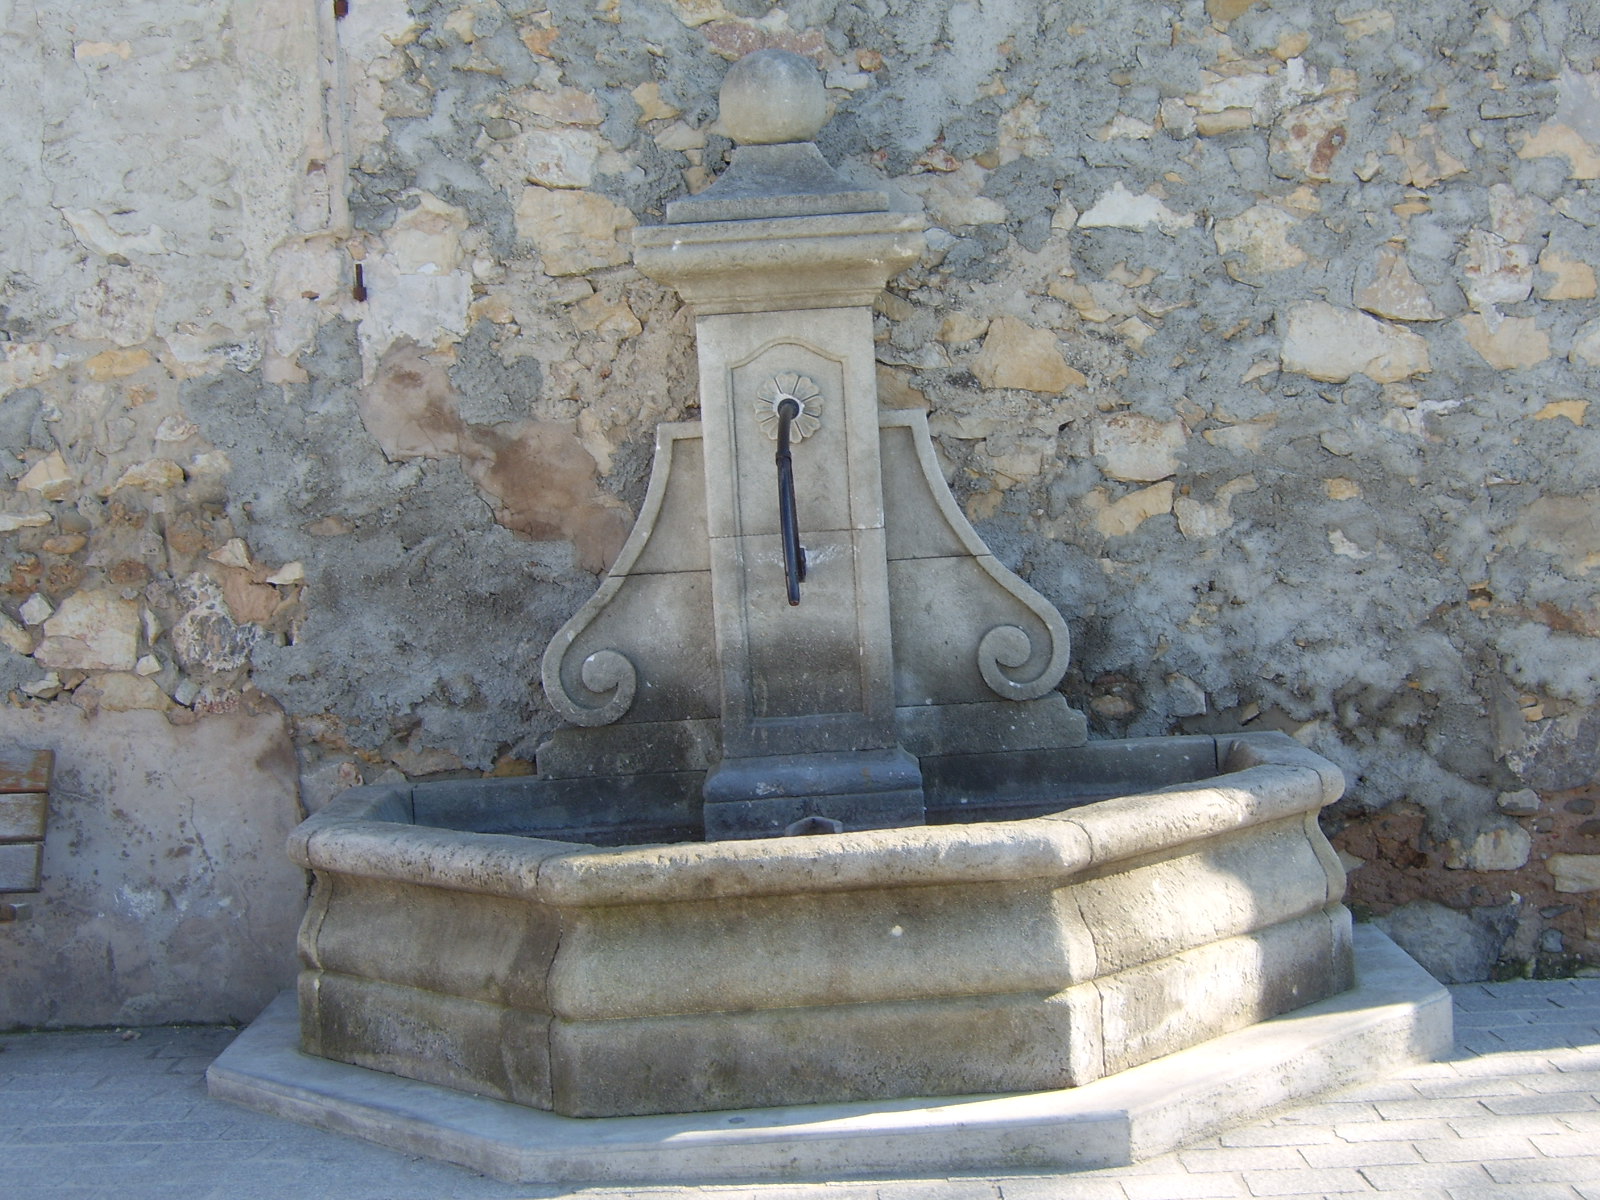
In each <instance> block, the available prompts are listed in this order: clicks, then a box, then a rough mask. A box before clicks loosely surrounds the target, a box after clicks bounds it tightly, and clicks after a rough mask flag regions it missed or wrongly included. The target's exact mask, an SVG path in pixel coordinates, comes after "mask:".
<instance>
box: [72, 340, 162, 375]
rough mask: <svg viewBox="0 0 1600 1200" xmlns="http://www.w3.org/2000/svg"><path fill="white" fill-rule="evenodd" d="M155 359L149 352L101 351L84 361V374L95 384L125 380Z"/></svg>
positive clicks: (140, 350) (141, 350) (138, 350)
mask: <svg viewBox="0 0 1600 1200" xmlns="http://www.w3.org/2000/svg"><path fill="white" fill-rule="evenodd" d="M154 361H155V359H154V358H153V357H151V354H150V351H148V350H145V349H142V348H141V349H137V350H102V351H101V352H100V353H99V354H96V355H94V356H93V357H92V358H89V359H87V360H85V362H84V364H83V370H84V374H86V375H87V376H88V377H89V378H90V379H92V380H93V381H94V382H96V383H105V382H107V381H108V380H112V379H126V378H127V377H128V376H130V375H137V374H138V373H139V372H140V371H142V370H144V369H145V368H146V367H148V366H149V365H150V364H151V363H153V362H154Z"/></svg>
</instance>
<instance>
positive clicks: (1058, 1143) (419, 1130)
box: [206, 926, 1453, 1184]
mask: <svg viewBox="0 0 1600 1200" xmlns="http://www.w3.org/2000/svg"><path fill="white" fill-rule="evenodd" d="M1355 949H1356V980H1357V982H1356V986H1355V988H1353V989H1352V990H1350V991H1348V992H1345V993H1342V994H1341V995H1338V996H1334V997H1331V998H1330V999H1327V1000H1323V1001H1319V1002H1318V1003H1316V1004H1312V1005H1308V1006H1307V1007H1305V1008H1302V1009H1299V1010H1297V1011H1295V1012H1292V1013H1289V1014H1286V1015H1285V1016H1282V1017H1277V1018H1274V1019H1273V1020H1270V1021H1264V1022H1262V1023H1261V1024H1258V1025H1254V1026H1251V1027H1250V1028H1248V1029H1243V1030H1239V1031H1237V1032H1235V1033H1230V1034H1227V1035H1225V1036H1223V1037H1220V1038H1217V1039H1215V1040H1213V1041H1210V1042H1206V1043H1203V1044H1202V1045H1199V1046H1195V1047H1192V1048H1190V1049H1188V1050H1183V1051H1180V1052H1179V1053H1177V1054H1173V1055H1170V1056H1168V1057H1166V1058H1163V1059H1158V1060H1156V1061H1154V1062H1150V1063H1146V1064H1144V1065H1143V1066H1139V1067H1135V1068H1133V1069H1132V1070H1129V1071H1124V1072H1122V1073H1121V1074H1118V1075H1113V1076H1110V1077H1108V1078H1105V1079H1102V1080H1099V1081H1097V1082H1095V1083H1091V1084H1087V1085H1085V1086H1083V1087H1079V1088H1072V1089H1067V1090H1064V1091H1054V1092H1039V1093H1033V1094H1029V1095H1011V1096H982V1097H975V1098H970V1099H960V1098H958V1099H940V1100H937V1101H932V1102H929V1101H921V1100H900V1101H890V1102H871V1103H855V1104H822V1105H811V1106H803V1107H791V1108H771V1109H752V1110H747V1111H743V1112H715V1113H696V1114H687V1115H677V1116H655V1117H605V1118H572V1117H559V1116H556V1115H554V1114H552V1113H547V1112H540V1111H538V1110H535V1109H529V1108H522V1107H520V1106H518V1105H515V1104H507V1103H504V1102H502V1101H498V1100H488V1099H484V1098H482V1097H477V1096H469V1095H466V1094H464V1093H461V1092H453V1091H450V1090H448V1089H445V1088H440V1087H435V1086H433V1085H431V1084H426V1083H419V1082H417V1081H415V1080H411V1079H402V1078H400V1077H398V1076H394V1075H385V1074H382V1073H381V1072H377V1071H369V1070H366V1069H364V1068H361V1067H352V1066H346V1065H344V1064H341V1063H335V1062H330V1061H328V1060H325V1059H320V1058H314V1057H311V1056H309V1055H305V1054H302V1053H300V1051H299V1050H298V1048H297V1047H298V1044H299V1022H298V1018H297V1016H296V1006H295V997H294V994H293V993H292V992H285V993H283V994H282V995H280V996H279V997H278V998H277V999H276V1000H274V1001H273V1002H272V1003H271V1004H270V1005H269V1006H268V1007H267V1009H266V1011H265V1012H263V1013H262V1014H261V1016H260V1017H258V1018H257V1019H256V1020H255V1022H254V1023H252V1024H251V1025H250V1026H249V1027H248V1028H247V1029H245V1030H243V1031H242V1032H241V1033H240V1034H239V1037H238V1038H237V1039H236V1040H235V1041H234V1042H233V1044H232V1045H230V1046H229V1047H228V1048H227V1049H226V1050H224V1051H223V1052H222V1054H221V1055H219V1056H218V1057H217V1059H216V1061H215V1062H213V1063H212V1064H211V1066H210V1067H209V1068H208V1070H207V1071H206V1082H207V1086H208V1089H209V1091H210V1094H211V1095H212V1096H213V1097H216V1098H218V1099H221V1100H226V1101H230V1102H232V1103H236V1104H241V1105H243V1106H245V1107H247V1108H252V1109H256V1110H257V1111H260V1112H264V1113H268V1114H271V1115H273V1116H278V1117H285V1118H288V1119H290V1120H294V1121H299V1122H301V1123H303V1124H307V1125H312V1126H315V1127H317V1128H320V1129H325V1130H329V1131H332V1132H335V1133H341V1134H347V1135H351V1136H355V1137H360V1138H363V1139H365V1140H367V1141H371V1142H376V1143H378V1144H380V1145H384V1146H388V1147H391V1148H393V1149H396V1150H400V1151H403V1152H405V1153H408V1154H420V1155H424V1156H426V1157H429V1158H436V1159H442V1160H444V1161H446V1162H451V1163H456V1164H458V1165H460V1166H464V1167H468V1168H470V1169H472V1170H475V1171H480V1172H483V1173H484V1174H488V1175H492V1176H494V1177H496V1178H498V1179H503V1180H506V1181H508V1182H518V1183H566V1184H572V1183H594V1184H600V1183H711V1182H741V1181H756V1180H768V1179H783V1180H790V1181H795V1180H805V1179H817V1180H836V1179H845V1178H851V1177H872V1176H879V1177H917V1176H944V1175H948V1174H950V1173H952V1172H962V1171H983V1172H1004V1171H1018V1172H1026V1171H1037V1170H1041V1169H1043V1170H1090V1169H1094V1168H1099V1167H1115V1166H1126V1165H1128V1164H1129V1163H1132V1162H1135V1161H1138V1160H1140V1159H1144V1158H1148V1157H1150V1156H1152V1155H1156V1154H1162V1153H1165V1152H1166V1151H1168V1150H1172V1149H1174V1148H1176V1147H1178V1146H1181V1145H1184V1144H1186V1143H1188V1142H1191V1141H1193V1140H1195V1139H1196V1138H1198V1137H1200V1136H1203V1135H1204V1134H1207V1133H1209V1132H1211V1131H1214V1130H1217V1129H1220V1128H1224V1127H1226V1126H1229V1125H1233V1124H1237V1123H1239V1122H1241V1121H1245V1120H1250V1119H1254V1118H1257V1117H1259V1116H1261V1115H1263V1114H1265V1113H1267V1112H1270V1111H1273V1110H1275V1109H1279V1108H1283V1107H1287V1106H1292V1105H1297V1104H1303V1103H1305V1102H1306V1101H1308V1100H1310V1099H1311V1098H1313V1097H1316V1096H1319V1095H1321V1094H1323V1093H1326V1092H1329V1091H1333V1090H1336V1089H1339V1088H1344V1087H1350V1086H1353V1085H1355V1084H1359V1083H1363V1082H1367V1081H1370V1080H1372V1079H1376V1078H1380V1077H1382V1076H1383V1075H1386V1074H1388V1073H1390V1072H1392V1071H1395V1070H1398V1069H1399V1068H1401V1067H1404V1066H1407V1065H1409V1064H1412V1063H1416V1062H1422V1061H1428V1060H1431V1059H1433V1058H1437V1057H1439V1056H1440V1055H1442V1054H1444V1053H1446V1052H1447V1051H1448V1050H1449V1048H1450V1046H1451V1044H1452V1040H1453V1029H1452V1012H1451V1002H1450V995H1449V993H1448V992H1447V991H1446V990H1445V989H1444V988H1443V987H1442V986H1441V985H1440V984H1438V983H1437V982H1436V981H1435V980H1434V979H1433V978H1432V977H1431V976H1430V975H1428V974H1427V972H1425V971H1424V970H1423V969H1422V968H1421V967H1419V966H1418V965H1417V964H1416V963H1415V962H1414V961H1413V960H1412V959H1411V958H1410V957H1409V956H1408V955H1406V953H1405V952H1404V951H1402V950H1401V949H1400V948H1399V947H1397V946H1396V945H1395V944H1394V943H1393V942H1392V941H1390V940H1389V939H1388V938H1387V937H1385V936H1384V935H1383V933H1382V932H1380V931H1379V930H1378V929H1377V928H1375V927H1373V926H1360V927H1358V928H1357V929H1356V931H1355Z"/></svg>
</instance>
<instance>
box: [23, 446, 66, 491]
mask: <svg viewBox="0 0 1600 1200" xmlns="http://www.w3.org/2000/svg"><path fill="white" fill-rule="evenodd" d="M74 482H75V480H74V478H73V474H72V469H71V468H70V467H68V466H67V460H66V459H64V458H62V457H61V451H59V450H52V451H51V452H50V453H49V454H47V455H45V457H43V458H41V459H40V460H39V461H38V462H36V463H34V464H33V466H31V467H29V468H28V470H27V472H26V473H25V474H24V475H23V476H22V478H21V479H19V480H17V487H18V489H27V490H30V491H35V492H38V493H39V495H40V496H42V497H43V498H44V499H46V500H64V499H66V497H67V495H68V494H69V493H70V492H71V491H72V488H73V484H74Z"/></svg>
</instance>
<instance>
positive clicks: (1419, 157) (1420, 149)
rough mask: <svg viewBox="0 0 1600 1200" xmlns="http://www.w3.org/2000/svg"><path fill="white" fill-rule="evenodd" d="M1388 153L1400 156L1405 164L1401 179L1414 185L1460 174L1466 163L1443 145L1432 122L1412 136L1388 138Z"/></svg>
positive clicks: (1430, 184)
mask: <svg viewBox="0 0 1600 1200" xmlns="http://www.w3.org/2000/svg"><path fill="white" fill-rule="evenodd" d="M1388 150H1389V153H1390V154H1395V155H1399V157H1400V161H1401V162H1402V163H1403V164H1404V168H1405V174H1404V176H1403V178H1404V181H1405V182H1406V183H1408V184H1410V185H1411V186H1412V187H1415V188H1430V187H1432V186H1433V185H1434V184H1436V183H1438V182H1439V181H1440V180H1442V179H1450V178H1452V177H1453V176H1456V175H1460V174H1463V173H1464V172H1465V171H1466V169H1467V164H1466V163H1464V162H1462V161H1461V160H1460V159H1459V158H1457V157H1456V156H1455V155H1453V154H1451V153H1450V152H1449V151H1448V150H1446V149H1445V148H1444V142H1443V139H1442V138H1441V137H1440V136H1439V133H1438V130H1437V129H1436V128H1435V127H1434V126H1433V125H1431V124H1424V125H1423V126H1422V128H1421V129H1419V130H1418V131H1417V136H1416V137H1414V138H1407V137H1401V136H1400V135H1399V134H1398V133H1397V134H1394V135H1393V136H1392V137H1391V138H1390V139H1389V145H1388Z"/></svg>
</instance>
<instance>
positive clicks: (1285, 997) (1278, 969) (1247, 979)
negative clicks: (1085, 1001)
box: [1095, 908, 1353, 1074]
mask: <svg viewBox="0 0 1600 1200" xmlns="http://www.w3.org/2000/svg"><path fill="white" fill-rule="evenodd" d="M1349 939H1350V929H1349V915H1348V914H1347V913H1345V912H1344V910H1343V909H1342V908H1336V909H1334V910H1331V911H1323V910H1320V909H1319V910H1318V911H1316V912H1312V913H1308V914H1306V915H1305V916H1303V917H1299V918H1296V919H1294V920H1291V921H1286V922H1284V923H1282V924H1279V925H1274V926H1271V927H1270V928H1267V929H1264V930H1261V931H1260V932H1257V933H1250V934H1244V935H1242V936H1240V937H1236V938H1229V939H1226V940H1224V941H1220V942H1213V943H1210V944H1208V945H1205V946H1199V947H1196V948H1195V949H1192V950H1186V951H1184V952H1182V953H1180V954H1176V955H1173V956H1172V957H1170V958H1161V959H1157V960H1155V961H1153V962H1149V963H1144V964H1141V965H1139V966H1137V967H1133V968H1130V969H1129V970H1126V971H1123V972H1120V973H1118V974H1115V975H1110V976H1108V977H1105V978H1101V979H1098V980H1096V982H1095V987H1096V988H1097V989H1098V991H1099V992H1100V996H1101V1002H1102V1005H1103V1013H1104V1017H1103V1019H1104V1022H1105V1024H1104V1028H1103V1032H1102V1037H1103V1038H1104V1044H1105V1048H1106V1073H1107V1074H1112V1073H1114V1072H1117V1071H1122V1070H1126V1069H1127V1068H1129V1067H1132V1066H1135V1065H1137V1064H1139V1063H1141V1062H1147V1061H1149V1060H1150V1059H1151V1058H1155V1057H1158V1056H1160V1055H1163V1054H1169V1053H1172V1052H1174V1051H1176V1050H1178V1049H1181V1048H1183V1047H1185V1046H1191V1045H1194V1044H1196V1043H1197V1042H1200V1041H1204V1040H1206V1039H1208V1038H1212V1037H1216V1036H1218V1035H1219V1034H1222V1033H1226V1032H1229V1031H1231V1030H1234V1029H1242V1028H1244V1027H1245V1026H1247V1025H1251V1024H1254V1023H1255V1022H1257V1021H1261V1020H1264V1019H1266V1018H1267V1017H1270V1016H1275V1015H1277V1014H1278V1013H1282V1012H1287V1011H1289V1010H1291V1009H1294V1008H1298V1007H1300V1006H1301V1005H1303V1004H1305V1003H1307V1002H1308V1001H1309V1000H1310V998H1311V997H1314V996H1325V995H1328V994H1330V993H1332V992H1337V991H1341V990H1343V989H1344V988H1347V987H1349V986H1350V984H1351V983H1352V982H1353V980H1352V979H1351V970H1350V962H1349ZM1341 944H1342V946H1343V952H1342V953H1341V951H1340V946H1341Z"/></svg>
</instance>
